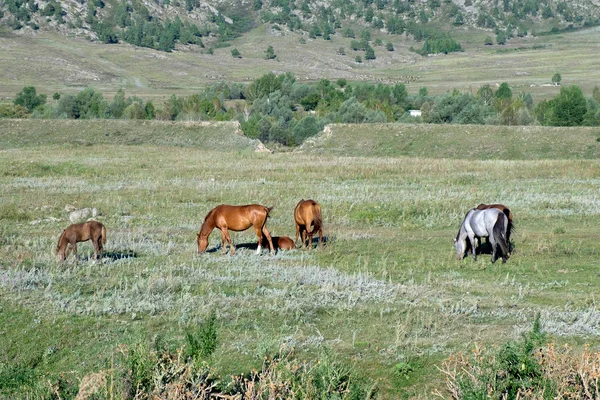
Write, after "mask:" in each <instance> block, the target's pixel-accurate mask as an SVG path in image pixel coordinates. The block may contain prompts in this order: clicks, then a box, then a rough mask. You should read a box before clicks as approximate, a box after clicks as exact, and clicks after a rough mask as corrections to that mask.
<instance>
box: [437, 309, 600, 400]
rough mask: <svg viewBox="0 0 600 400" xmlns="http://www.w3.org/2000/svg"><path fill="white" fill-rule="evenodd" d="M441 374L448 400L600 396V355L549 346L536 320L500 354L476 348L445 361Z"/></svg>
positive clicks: (590, 397) (538, 399) (586, 349)
mask: <svg viewBox="0 0 600 400" xmlns="http://www.w3.org/2000/svg"><path fill="white" fill-rule="evenodd" d="M440 370H441V371H442V372H443V373H444V375H445V376H446V386H447V392H448V393H449V395H450V396H449V398H452V399H457V400H458V399H461V400H462V399H533V400H542V399H597V398H599V393H600V386H599V384H600V382H599V380H600V352H596V353H593V352H591V351H590V350H589V348H588V347H586V348H585V349H584V350H583V352H576V351H574V350H573V349H572V348H570V347H568V346H564V347H561V348H557V347H556V345H555V344H553V343H547V341H546V337H545V335H544V334H542V333H541V330H540V322H539V317H537V318H536V321H535V323H534V327H533V329H532V331H531V332H529V333H527V334H525V335H524V336H523V337H522V338H521V340H519V341H514V342H509V343H507V344H505V345H504V346H503V347H501V348H500V349H497V348H493V347H489V346H484V347H479V346H476V347H475V348H474V349H473V351H472V353H471V354H463V353H458V354H455V355H453V356H451V357H450V358H448V359H446V360H445V361H444V362H443V364H442V367H441V368H440ZM436 394H437V395H438V396H439V397H441V398H447V397H448V396H444V395H443V394H442V393H440V392H439V391H436Z"/></svg>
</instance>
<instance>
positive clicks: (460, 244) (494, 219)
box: [454, 208, 509, 263]
mask: <svg viewBox="0 0 600 400" xmlns="http://www.w3.org/2000/svg"><path fill="white" fill-rule="evenodd" d="M507 229H508V217H507V216H506V214H504V213H503V212H502V211H500V210H499V209H497V208H490V209H487V210H477V209H472V210H470V211H469V212H468V213H467V215H466V216H465V219H464V221H463V223H462V224H461V225H460V229H459V230H458V234H457V235H456V239H454V247H455V248H456V258H457V259H458V260H462V259H463V258H464V257H465V253H466V251H467V239H468V240H469V243H470V245H471V252H472V253H473V260H476V259H477V254H476V251H475V249H476V245H477V239H478V238H482V237H487V238H488V241H489V243H490V245H491V247H492V262H495V261H496V260H497V259H498V258H499V257H498V255H500V256H501V257H502V262H503V263H504V262H506V260H507V259H508V256H509V244H508V238H507Z"/></svg>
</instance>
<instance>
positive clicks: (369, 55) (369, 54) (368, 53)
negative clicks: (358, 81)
mask: <svg viewBox="0 0 600 400" xmlns="http://www.w3.org/2000/svg"><path fill="white" fill-rule="evenodd" d="M375 58H376V57H375V50H373V48H372V47H371V46H367V49H366V50H365V60H375Z"/></svg>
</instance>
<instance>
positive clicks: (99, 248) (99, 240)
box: [98, 236, 104, 262]
mask: <svg viewBox="0 0 600 400" xmlns="http://www.w3.org/2000/svg"><path fill="white" fill-rule="evenodd" d="M102 250H104V249H103V247H102V236H100V237H99V238H98V252H99V253H100V262H102Z"/></svg>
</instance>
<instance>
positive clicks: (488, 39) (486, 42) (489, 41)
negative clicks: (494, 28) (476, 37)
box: [483, 35, 494, 46]
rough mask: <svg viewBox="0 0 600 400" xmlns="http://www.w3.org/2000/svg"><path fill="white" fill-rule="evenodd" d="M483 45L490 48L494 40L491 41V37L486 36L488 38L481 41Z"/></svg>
mask: <svg viewBox="0 0 600 400" xmlns="http://www.w3.org/2000/svg"><path fill="white" fill-rule="evenodd" d="M483 44H484V45H486V46H491V45H493V44H494V39H492V37H491V36H489V35H488V36H486V37H485V40H484V41H483Z"/></svg>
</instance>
